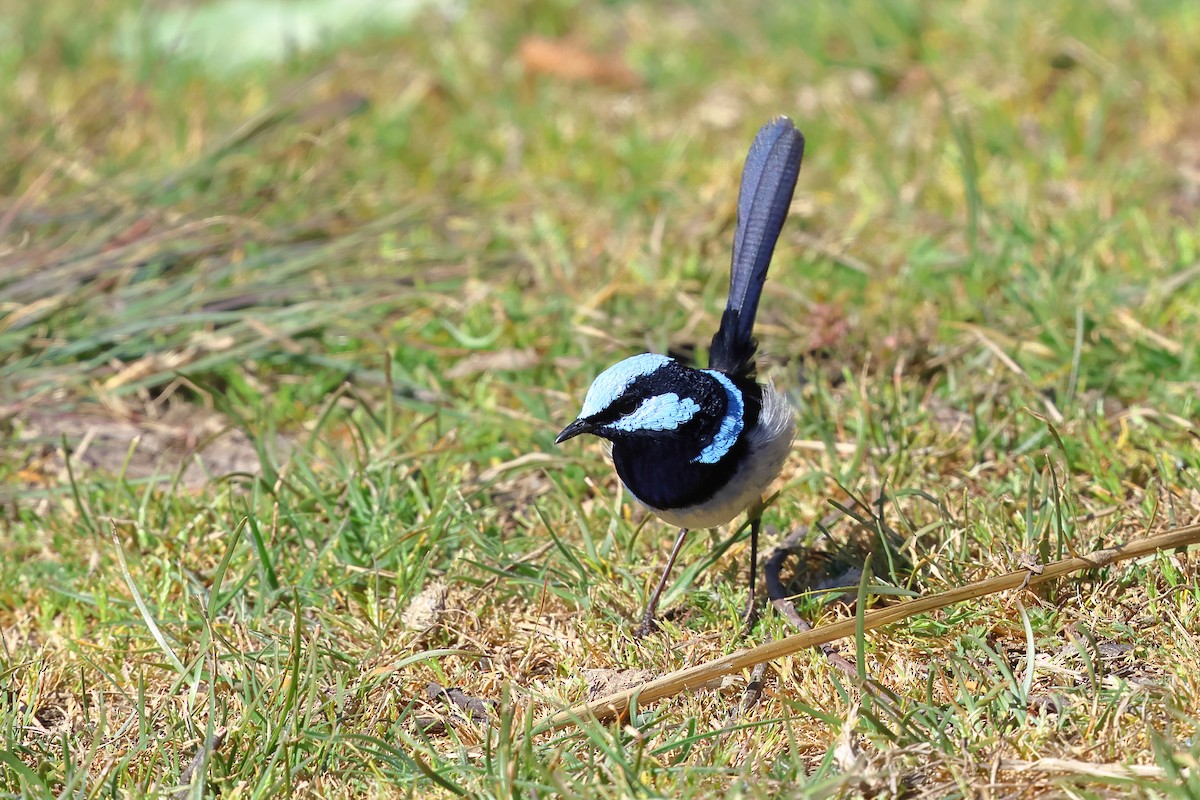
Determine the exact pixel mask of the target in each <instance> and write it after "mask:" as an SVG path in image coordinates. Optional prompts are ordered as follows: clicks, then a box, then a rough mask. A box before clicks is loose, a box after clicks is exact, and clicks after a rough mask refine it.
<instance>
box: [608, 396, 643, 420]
mask: <svg viewBox="0 0 1200 800" xmlns="http://www.w3.org/2000/svg"><path fill="white" fill-rule="evenodd" d="M641 404H642V401H641V399H640V398H637V397H634V396H633V395H625V396H624V397H622V398H620V399H619V400H617V401H616V402H615V403H613V405H612V408H613V411H616V412H617V414H619V415H620V416H622V417H625V416H628V415H630V414H632V413H633V412H635V411H637V410H638V407H639V406H641Z"/></svg>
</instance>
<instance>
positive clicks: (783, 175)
mask: <svg viewBox="0 0 1200 800" xmlns="http://www.w3.org/2000/svg"><path fill="white" fill-rule="evenodd" d="M803 157H804V136H803V134H801V133H800V131H798V130H796V126H795V125H793V124H792V121H791V120H790V119H788V118H787V117H778V118H776V119H774V120H772V121H771V122H768V123H767V124H766V125H764V126H762V128H760V129H759V131H758V135H757V136H755V137H754V143H753V144H752V145H750V152H749V154H747V156H746V166H745V167H744V168H743V169H742V186H741V189H740V190H739V192H738V214H737V231H736V232H735V233H734V236H733V267H732V271H731V273H730V276H729V300H728V301H727V303H726V304H725V313H724V315H723V316H722V317H721V327H720V328H719V329H718V330H717V334H716V335H715V336H714V337H713V340H712V346H711V348H710V350H709V356H708V363H709V367H711V368H712V369H716V370H720V371H722V372H726V373H729V374H731V375H736V376H739V377H752V376H753V375H754V351H755V347H756V346H757V345H756V343H755V341H754V317H755V315H756V314H757V313H758V299H759V296H760V295H761V294H762V289H763V283H764V282H765V281H766V279H767V268H768V267H769V266H770V265H771V254H772V253H774V252H775V242H776V240H777V239H778V238H779V232H780V230H782V229H783V221H784V220H785V219H787V215H788V208H789V207H790V206H791V204H792V193H793V192H794V191H795V190H796V179H797V178H798V177H799V175H800V161H801V159H802V158H803Z"/></svg>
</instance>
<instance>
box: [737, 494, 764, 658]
mask: <svg viewBox="0 0 1200 800" xmlns="http://www.w3.org/2000/svg"><path fill="white" fill-rule="evenodd" d="M761 523H762V517H754V518H753V519H751V520H750V596H749V597H748V598H746V611H745V612H744V613H743V614H742V633H741V635H742V636H745V635H746V634H748V633H750V628H751V627H753V626H754V623H755V622H757V621H758V604H757V603H756V602H755V597H754V584H755V581H756V579H757V578H758V526H759V525H760V524H761Z"/></svg>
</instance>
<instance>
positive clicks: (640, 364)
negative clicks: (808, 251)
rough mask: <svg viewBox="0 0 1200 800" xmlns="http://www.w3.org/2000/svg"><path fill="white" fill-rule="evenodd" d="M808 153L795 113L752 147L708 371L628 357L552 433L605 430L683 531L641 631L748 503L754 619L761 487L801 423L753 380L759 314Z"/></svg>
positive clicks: (637, 489)
mask: <svg viewBox="0 0 1200 800" xmlns="http://www.w3.org/2000/svg"><path fill="white" fill-rule="evenodd" d="M803 156H804V136H803V135H801V133H800V132H799V131H798V130H796V127H795V126H794V125H793V124H792V121H791V120H790V119H788V118H787V117H779V118H778V119H775V120H773V121H771V122H768V123H767V124H766V125H764V126H763V127H762V128H761V129H760V130H759V132H758V135H757V136H756V137H755V138H754V143H753V144H752V145H751V146H750V153H749V154H748V155H747V156H746V165H745V167H744V168H743V170H742V185H741V189H740V192H739V194H738V217H737V229H736V232H735V233H734V237H733V268H732V271H731V274H730V279H729V300H728V301H727V303H726V305H725V313H724V315H723V316H722V317H721V326H720V328H719V329H718V330H717V334H716V336H714V337H713V339H712V345H711V347H710V348H709V355H708V367H709V368H708V369H704V370H701V369H694V368H692V367H689V366H686V365H685V364H682V363H680V362H678V361H676V360H675V359H673V358H669V357H667V356H664V355H658V354H655V353H643V354H642V355H637V356H632V357H630V358H627V359H625V360H624V361H621V362H620V363H618V364H615V365H613V366H611V367H609V368H608V369H606V370H605V371H604V372H602V373H600V375H599V376H598V377H597V378H596V380H595V381H593V382H592V385H591V388H589V389H588V392H587V396H586V397H585V398H584V401H583V408H582V410H581V411H580V412H579V416H578V418H577V419H576V420H575V421H574V422H572V423H571V424H570V425H568V426H567V427H566V428H564V429H563V431H562V433H560V434H559V435H558V438H557V439H556V440H555V443H556V444H561V443H562V442H565V441H567V440H568V439H571V438H573V437H575V436H578V435H579V434H581V433H591V434H595V435H596V436H600V437H602V438H604V439H608V440H609V441H610V442H612V458H613V464H614V465H615V466H616V468H617V475H618V476H619V477H620V478H621V482H622V483H624V484H625V487H626V488H627V489H629V492H630V494H632V495H633V496H634V497H635V498H636V499H637V500H638V501H640V502H641V503H642V504H643V505H645V506H646V507H647V508H649V509H650V510H651V511H653V512H654V514H655V515H657V516H658V517H659V518H660V519H662V520H663V521H664V522H666V523H668V524H670V525H676V526H678V527H679V528H680V532H679V538H678V539H676V540H675V546H674V548H672V550H671V556H670V558H669V559H668V560H667V566H666V568H665V569H664V570H663V574H662V578H660V579H659V582H658V586H657V587H655V589H654V593H653V594H652V595H651V596H650V602H649V603H648V604H647V607H646V613H645V614H644V615H643V616H642V620H641V624H640V625H639V626H638V628H637V630H636V633H637V635H639V636H641V635H645V634H646V633H649V632H650V631H652V630H653V629H654V627H655V623H654V615H655V611H656V609H657V607H658V600H659V596H660V595H661V594H662V591H663V588H664V587H665V586H666V583H667V578H668V576H669V575H670V573H671V567H672V566H673V565H674V564H675V559H676V558H677V557H678V555H679V550H680V549H681V548H682V546H683V541H684V538H685V537H686V536H687V533H688V531H689V530H694V529H697V528H714V527H717V526H718V525H724V524H725V523H727V522H729V521H730V520H732V519H733V518H734V517H736V516H737V515H738V514H740V513H742V512H743V511H747V510H748V511H749V512H750V514H751V520H750V597H749V602H748V603H747V606H746V614H745V620H746V623H747V625H749V624H750V623H751V622H752V621H753V619H754V610H755V604H754V584H755V576H756V573H757V572H758V532H759V525H760V522H761V513H762V508H761V501H762V495H763V493H764V492H765V491H766V489H767V487H768V486H769V485H770V484H771V481H773V480H774V479H775V477H776V476H777V475H779V471H780V469H782V468H783V462H784V459H786V458H787V454H788V450H789V449H790V448H791V443H792V436H793V434H794V431H795V423H794V420H793V418H792V410H791V407H790V406H789V405H788V402H787V400H786V399H785V398H784V396H783V395H781V394H779V393H778V392H776V391H775V389H774V387H772V386H770V385H769V384H767V385H764V384H760V383H758V382H757V381H756V380H755V364H754V354H755V350H756V348H757V343H756V342H755V340H754V335H753V334H754V317H755V314H756V313H757V312H758V301H759V297H760V296H761V294H762V289H763V283H764V282H765V281H766V279H767V268H768V267H769V266H770V264H771V254H772V253H773V252H774V250H775V242H776V240H777V239H778V238H779V232H780V230H782V228H783V222H784V220H785V219H787V215H788V209H789V207H790V206H791V202H792V194H793V192H794V191H795V189H796V179H797V177H798V176H799V174H800V161H801V159H802V158H803Z"/></svg>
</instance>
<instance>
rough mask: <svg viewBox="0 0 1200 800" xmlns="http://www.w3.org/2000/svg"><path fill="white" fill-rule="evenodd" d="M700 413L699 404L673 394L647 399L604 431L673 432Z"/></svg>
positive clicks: (658, 395)
mask: <svg viewBox="0 0 1200 800" xmlns="http://www.w3.org/2000/svg"><path fill="white" fill-rule="evenodd" d="M698 413H700V404H699V403H697V402H696V401H695V400H693V399H692V398H690V397H680V396H679V395H677V394H675V393H674V392H667V393H666V394H656V395H654V396H653V397H647V398H646V399H645V400H643V401H642V404H641V405H640V406H638V407H637V410H636V411H634V412H633V413H632V414H626V415H625V416H623V417H621V418H620V419H618V420H617V421H616V422H613V423H610V424H609V425H605V426H604V427H605V429H606V430H610V431H625V432H627V433H633V432H634V431H673V430H675V429H676V428H678V427H679V426H680V425H686V424H687V423H688V422H690V421H691V419H692V417H694V416H696V414H698Z"/></svg>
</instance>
